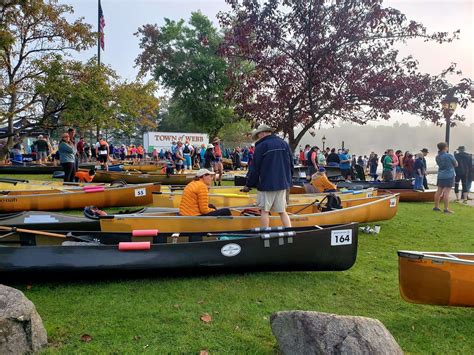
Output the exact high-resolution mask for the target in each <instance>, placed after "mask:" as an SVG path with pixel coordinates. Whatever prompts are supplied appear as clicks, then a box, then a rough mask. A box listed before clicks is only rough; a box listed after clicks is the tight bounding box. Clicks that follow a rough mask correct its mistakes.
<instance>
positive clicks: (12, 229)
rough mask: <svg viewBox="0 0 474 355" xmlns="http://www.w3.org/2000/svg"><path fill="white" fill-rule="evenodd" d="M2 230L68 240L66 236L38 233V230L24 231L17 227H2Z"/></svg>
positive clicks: (0, 227) (0, 228)
mask: <svg viewBox="0 0 474 355" xmlns="http://www.w3.org/2000/svg"><path fill="white" fill-rule="evenodd" d="M0 230H4V231H9V232H12V233H15V232H20V233H30V234H38V235H44V236H46V237H52V238H66V236H65V235H64V234H58V233H50V232H43V231H38V230H33V229H23V228H17V227H6V226H0Z"/></svg>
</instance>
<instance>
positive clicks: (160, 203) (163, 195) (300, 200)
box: [153, 190, 377, 208]
mask: <svg viewBox="0 0 474 355" xmlns="http://www.w3.org/2000/svg"><path fill="white" fill-rule="evenodd" d="M326 195H327V194H325V193H321V194H301V195H290V200H289V203H290V204H293V205H297V204H308V203H312V202H319V201H321V200H322V199H323V198H324V197H325V196H326ZM337 195H338V196H339V197H340V198H341V200H342V201H345V200H351V199H357V198H366V197H373V196H377V190H364V191H357V192H354V193H337ZM182 196H183V195H182V191H177V192H158V193H154V194H153V207H167V208H179V205H180V203H181V198H182ZM209 203H211V204H213V205H214V206H217V207H218V208H220V207H239V206H252V205H255V204H256V203H257V196H256V195H255V194H244V193H240V194H232V193H222V194H221V193H210V194H209Z"/></svg>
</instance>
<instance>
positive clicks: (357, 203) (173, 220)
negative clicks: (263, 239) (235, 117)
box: [100, 195, 398, 233]
mask: <svg viewBox="0 0 474 355" xmlns="http://www.w3.org/2000/svg"><path fill="white" fill-rule="evenodd" d="M342 205H343V207H344V208H342V209H339V210H334V211H328V212H321V211H320V208H319V207H318V205H315V204H311V205H305V206H301V205H290V206H288V209H287V210H288V212H289V213H290V219H291V222H292V225H293V226H294V227H307V226H312V225H313V226H314V225H332V224H343V223H350V222H360V223H367V222H375V221H382V220H388V219H391V218H392V217H394V216H395V214H396V213H397V209H398V195H390V196H384V197H371V198H360V199H354V200H347V201H342ZM232 214H233V215H232V216H223V217H212V216H197V217H188V216H177V215H176V213H173V214H171V213H162V214H136V215H133V214H132V215H122V216H117V215H116V216H105V217H100V228H101V230H102V231H107V232H116V231H132V230H134V229H158V230H160V231H161V232H165V233H166V232H179V233H181V232H200V231H207V232H220V231H237V230H243V229H252V228H256V227H259V226H260V217H259V216H247V215H244V211H243V209H232ZM270 226H272V227H276V226H281V221H280V217H279V216H275V215H274V214H273V215H272V216H270Z"/></svg>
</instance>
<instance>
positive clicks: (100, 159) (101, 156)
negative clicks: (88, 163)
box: [98, 155, 107, 163]
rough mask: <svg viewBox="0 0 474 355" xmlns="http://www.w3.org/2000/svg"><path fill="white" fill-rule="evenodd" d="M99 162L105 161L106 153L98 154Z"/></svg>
mask: <svg viewBox="0 0 474 355" xmlns="http://www.w3.org/2000/svg"><path fill="white" fill-rule="evenodd" d="M98 160H99V163H107V155H99V158H98Z"/></svg>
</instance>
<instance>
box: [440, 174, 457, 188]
mask: <svg viewBox="0 0 474 355" xmlns="http://www.w3.org/2000/svg"><path fill="white" fill-rule="evenodd" d="M453 185H454V176H453V177H452V178H448V179H439V178H438V180H437V181H436V186H438V187H449V188H451V187H453Z"/></svg>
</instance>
